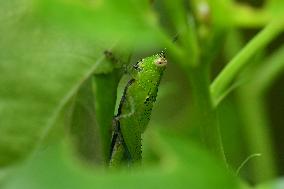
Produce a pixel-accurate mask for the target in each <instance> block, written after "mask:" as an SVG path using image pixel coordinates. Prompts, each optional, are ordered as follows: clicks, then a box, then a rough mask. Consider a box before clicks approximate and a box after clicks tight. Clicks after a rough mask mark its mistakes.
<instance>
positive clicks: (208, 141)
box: [188, 65, 226, 162]
mask: <svg viewBox="0 0 284 189" xmlns="http://www.w3.org/2000/svg"><path fill="white" fill-rule="evenodd" d="M188 78H189V81H190V85H191V95H192V103H193V104H192V106H193V107H192V109H193V112H192V123H191V128H190V129H191V131H192V132H193V135H194V136H197V137H200V138H199V139H198V140H200V139H201V141H202V143H203V144H204V145H205V147H206V148H207V149H208V150H209V151H211V152H212V153H213V154H214V155H216V156H217V157H219V158H220V159H222V160H224V161H225V156H224V152H223V147H222V142H221V137H220V132H219V126H218V121H217V117H216V112H215V110H214V109H213V106H212V103H211V98H210V92H209V74H208V69H207V68H204V66H202V65H200V66H198V67H195V68H192V69H191V70H190V72H189V73H188ZM225 162H226V161H225Z"/></svg>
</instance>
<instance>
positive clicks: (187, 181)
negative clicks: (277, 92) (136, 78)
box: [0, 0, 284, 189]
mask: <svg viewBox="0 0 284 189" xmlns="http://www.w3.org/2000/svg"><path fill="white" fill-rule="evenodd" d="M283 10H284V4H283V3H282V2H281V1H277V0H270V1H267V2H265V3H264V4H263V5H262V7H261V8H255V7H253V6H252V5H243V4H240V3H236V2H234V1H225V0H219V1H217V0H212V1H209V0H208V1H207V0H192V1H182V0H177V1H170V0H164V1H162V0H156V1H148V0H142V1H139V2H137V1H134V0H124V1H115V0H102V1H80V0H71V1H65V0H41V1H36V0H10V1H1V2H0V17H1V18H0V22H1V25H0V33H1V36H2V37H1V39H0V46H1V51H0V86H1V87H0V185H1V187H3V188H5V189H11V188H29V189H32V188H43V189H44V188H114V187H115V188H133V187H138V188H154V187H155V188H157V186H158V188H185V186H186V187H187V188H200V189H203V188H204V189H205V188H236V189H237V188H265V187H267V188H273V187H274V184H275V183H278V184H280V185H281V182H282V181H275V182H271V183H267V184H263V185H262V183H264V182H265V181H271V180H272V179H275V178H277V176H278V175H279V174H278V172H277V168H278V167H280V165H279V164H277V163H276V159H275V155H274V153H276V152H277V151H276V150H274V149H273V141H272V140H273V138H272V137H271V133H270V132H271V125H270V123H269V111H268V110H267V108H266V104H265V103H264V99H265V96H266V95H267V93H268V91H269V89H270V87H271V86H272V84H273V83H274V81H275V80H276V78H277V77H278V76H280V75H281V73H282V71H283V68H284V57H283V46H282V44H281V43H279V42H278V41H275V39H276V38H277V37H278V39H279V38H280V39H281V36H280V34H282V33H283V30H284V22H283V19H284V14H283V13H282V12H283ZM240 29H257V32H255V31H254V36H253V37H250V38H249V39H246V38H247V36H248V34H247V32H246V31H241V30H240ZM279 36H280V37H279ZM282 38H283V36H282ZM271 44H273V46H272V45H271ZM267 47H270V48H267ZM163 49H166V54H167V59H168V62H169V63H168V64H169V67H168V69H167V70H166V72H165V75H164V76H165V79H164V80H163V82H162V83H161V86H160V88H159V94H158V99H157V102H156V104H155V105H154V112H153V115H152V117H151V122H150V125H149V126H148V127H147V130H146V132H145V133H144V134H143V142H142V143H143V145H142V149H143V153H142V161H143V162H142V165H141V166H138V167H136V166H133V167H132V168H127V167H123V166H122V167H119V168H118V170H108V168H107V167H108V161H109V156H110V147H111V146H112V145H111V140H112V131H113V130H114V128H112V125H113V117H114V115H116V113H115V111H117V109H118V107H117V106H118V105H116V104H118V102H119V99H121V95H122V93H123V90H124V87H125V82H124V81H126V80H129V78H128V77H127V74H124V72H125V68H126V67H128V66H129V65H130V66H131V65H132V64H133V62H136V61H137V60H139V59H141V58H144V57H146V56H149V55H152V54H156V53H157V52H160V51H161V50H163ZM145 54H146V56H145ZM226 62H228V63H227V64H225V65H224V63H226ZM221 67H222V68H221ZM220 70H221V71H220ZM217 72H218V73H217ZM212 75H213V76H212ZM212 78H214V79H213V80H212ZM184 86H186V87H184ZM135 93H139V90H136V91H135ZM142 93H143V91H141V96H143V97H144V94H143V95H142ZM231 94H234V95H231ZM139 95H140V93H139ZM151 104H152V103H151ZM128 109H129V108H128ZM279 115H280V114H279ZM137 117H138V116H137ZM137 117H136V118H137ZM148 117H150V116H148ZM148 117H147V118H148ZM280 117H281V115H280ZM127 129H128V128H126V130H127ZM126 133H127V134H126V135H129V136H130V137H131V134H132V133H131V132H126ZM124 134H125V133H123V135H124ZM140 134H141V133H139V137H140ZM139 139H140V138H139ZM130 141H133V140H128V142H127V143H130V144H127V145H128V146H131V145H133V148H135V147H137V146H138V145H140V143H139V144H138V143H137V144H133V143H132V142H130ZM243 146H245V147H247V148H243ZM131 148H132V147H131ZM124 150H125V149H124ZM131 153H132V152H131ZM132 154H133V153H132ZM137 154H138V153H137ZM255 154H261V155H260V156H258V155H255ZM139 156H140V154H139ZM256 156H257V157H256ZM248 157H249V158H248ZM250 157H252V158H250ZM137 159H140V158H137ZM244 160H245V161H244ZM118 161H120V160H119V158H118ZM243 162H244V163H243ZM130 169H131V170H130ZM248 183H253V184H260V185H259V186H257V187H254V186H250V185H249V184H248ZM2 185H3V186H2Z"/></svg>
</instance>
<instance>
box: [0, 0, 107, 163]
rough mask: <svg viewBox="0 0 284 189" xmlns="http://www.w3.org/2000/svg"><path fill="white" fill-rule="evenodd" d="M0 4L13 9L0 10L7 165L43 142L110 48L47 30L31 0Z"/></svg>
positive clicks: (1, 136)
mask: <svg viewBox="0 0 284 189" xmlns="http://www.w3.org/2000/svg"><path fill="white" fill-rule="evenodd" d="M0 7H1V10H2V9H3V10H5V8H6V9H7V10H9V11H1V13H0V15H1V16H0V17H1V18H3V20H2V21H1V22H2V23H1V24H0V31H1V36H5V37H1V39H0V49H1V51H0V85H1V88H0V154H1V155H0V166H5V165H9V164H12V163H15V162H17V161H18V160H20V159H22V158H24V157H26V156H27V155H28V154H29V153H30V152H31V151H32V150H33V149H35V147H37V146H38V145H39V144H40V143H41V140H42V139H43V138H44V136H46V135H47V133H48V132H49V129H50V128H51V127H52V126H53V124H54V122H55V120H56V118H57V116H58V115H59V113H60V111H61V109H62V108H63V107H64V105H65V104H66V103H67V102H68V101H69V99H70V98H71V97H72V96H73V95H74V94H75V93H76V91H77V90H78V88H79V86H80V85H81V84H82V83H83V82H84V81H85V80H86V79H87V78H89V76H90V75H91V74H92V73H93V72H94V71H95V70H96V68H97V66H98V65H99V64H100V63H101V60H102V58H103V50H104V49H105V48H104V45H103V44H102V43H99V42H97V43H95V44H97V46H95V45H94V43H92V42H90V41H84V40H82V39H79V38H76V37H74V36H73V37H70V36H67V35H65V34H64V33H62V32H58V31H56V32H55V31H54V30H52V29H51V28H50V29H49V30H48V31H47V30H45V28H44V26H43V25H42V23H41V22H37V20H36V19H35V17H34V16H35V15H34V14H33V12H32V11H31V10H32V9H31V8H32V6H31V1H27V0H26V1H24V0H22V1H15V0H12V1H9V3H8V2H6V1H1V3H0ZM2 15H3V17H2ZM98 45H99V46H98ZM111 45H112V44H109V45H108V46H111Z"/></svg>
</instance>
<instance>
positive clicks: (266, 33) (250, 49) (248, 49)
mask: <svg viewBox="0 0 284 189" xmlns="http://www.w3.org/2000/svg"><path fill="white" fill-rule="evenodd" d="M283 25H284V24H283V22H280V21H273V22H271V23H270V24H268V25H267V26H266V27H265V28H264V29H263V30H262V31H261V32H260V33H258V34H257V35H256V36H255V37H254V38H253V39H252V40H251V41H250V42H249V43H248V44H247V45H246V46H245V47H244V48H243V49H242V50H241V51H240V52H239V53H238V54H237V55H236V56H235V57H234V58H233V60H231V61H230V62H229V64H228V65H227V66H226V67H225V68H224V69H223V70H222V71H221V73H220V74H219V75H218V76H217V78H216V79H215V80H214V81H213V83H212V85H211V96H212V101H213V103H214V105H215V106H216V105H217V104H218V101H219V98H220V97H222V96H223V93H224V92H225V91H226V90H227V89H228V87H229V85H230V83H231V82H232V81H233V79H234V78H235V77H236V76H237V75H238V74H239V73H240V71H241V70H242V69H243V68H244V67H245V66H246V65H247V64H248V63H249V62H248V60H249V59H250V58H251V57H252V56H253V55H254V54H255V53H256V52H257V51H259V50H260V49H262V48H263V47H265V46H266V45H267V44H268V43H269V42H270V41H272V40H273V39H274V38H275V37H276V36H277V35H278V34H279V33H280V32H281V31H282V30H283Z"/></svg>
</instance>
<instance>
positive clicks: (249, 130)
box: [239, 47, 284, 182]
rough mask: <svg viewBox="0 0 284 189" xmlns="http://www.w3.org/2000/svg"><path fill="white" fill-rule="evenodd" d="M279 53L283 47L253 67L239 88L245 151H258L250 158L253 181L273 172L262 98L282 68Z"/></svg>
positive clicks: (275, 171) (273, 166)
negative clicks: (246, 145)
mask: <svg viewBox="0 0 284 189" xmlns="http://www.w3.org/2000/svg"><path fill="white" fill-rule="evenodd" d="M283 53H284V47H282V48H281V49H279V50H278V51H277V52H276V53H274V54H273V55H272V56H271V57H270V58H268V59H267V60H266V61H265V62H264V63H263V64H262V66H261V67H260V68H258V69H257V70H256V72H255V74H254V76H253V78H252V79H251V82H250V83H248V84H246V85H245V86H243V87H241V88H240V89H239V101H240V105H241V112H242V114H243V118H244V120H243V121H244V124H245V125H244V128H243V132H244V134H245V138H246V140H247V144H248V148H249V149H248V150H249V153H250V154H253V153H261V154H262V156H261V157H260V158H257V159H255V160H254V161H252V174H253V178H254V181H255V182H261V181H264V180H268V179H271V178H273V177H275V176H276V173H277V169H276V166H275V158H274V157H275V156H274V154H273V153H274V150H273V142H272V139H271V133H270V132H271V131H270V125H269V121H268V118H267V112H266V111H265V110H266V109H265V103H264V98H265V96H266V94H267V92H268V89H269V87H270V86H271V84H272V83H273V81H275V79H276V78H277V77H278V76H279V75H280V74H281V73H283V71H284V54H283ZM262 170H265V171H262Z"/></svg>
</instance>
